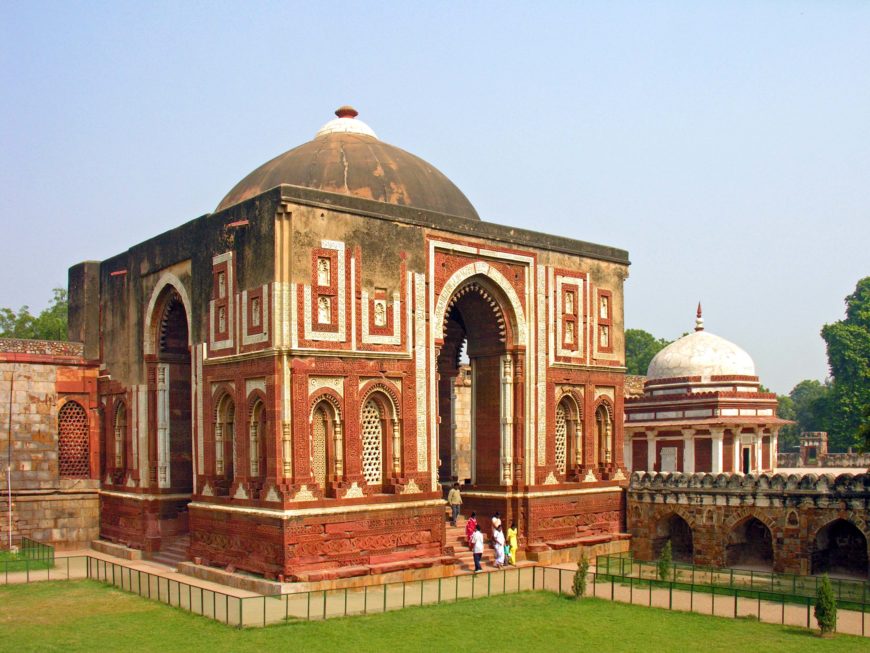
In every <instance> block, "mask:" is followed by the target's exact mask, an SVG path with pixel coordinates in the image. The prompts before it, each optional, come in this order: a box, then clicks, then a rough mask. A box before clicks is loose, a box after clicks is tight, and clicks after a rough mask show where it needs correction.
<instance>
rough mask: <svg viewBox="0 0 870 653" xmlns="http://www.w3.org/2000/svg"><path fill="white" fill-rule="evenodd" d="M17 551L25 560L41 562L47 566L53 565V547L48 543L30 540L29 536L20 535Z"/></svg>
mask: <svg viewBox="0 0 870 653" xmlns="http://www.w3.org/2000/svg"><path fill="white" fill-rule="evenodd" d="M18 553H19V555H21V556H22V557H23V558H25V559H27V560H33V561H34V562H42V563H45V564H46V565H48V566H52V567H53V566H54V547H53V546H51V545H50V544H44V543H43V542H37V541H36V540H31V539H30V538H29V537H24V536H23V535H22V536H21V544H20V545H19V547H18Z"/></svg>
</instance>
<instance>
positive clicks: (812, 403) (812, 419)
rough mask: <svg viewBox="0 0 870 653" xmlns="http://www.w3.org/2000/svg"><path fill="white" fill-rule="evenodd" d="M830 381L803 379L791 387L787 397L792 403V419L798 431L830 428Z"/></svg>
mask: <svg viewBox="0 0 870 653" xmlns="http://www.w3.org/2000/svg"><path fill="white" fill-rule="evenodd" d="M830 394H831V385H830V383H827V382H825V383H822V382H821V381H816V380H815V379H804V380H803V381H801V382H800V383H798V384H797V385H796V386H795V387H794V388H792V389H791V392H790V393H789V397H791V400H792V402H793V403H794V419H795V420H796V421H797V426H798V432H802V431H827V430H828V429H829V428H830V419H829V417H830V415H829V408H830V403H829V398H830Z"/></svg>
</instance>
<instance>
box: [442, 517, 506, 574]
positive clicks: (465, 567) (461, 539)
mask: <svg viewBox="0 0 870 653" xmlns="http://www.w3.org/2000/svg"><path fill="white" fill-rule="evenodd" d="M446 539H447V546H452V547H453V552H454V554H453V555H454V557H455V558H456V569H457V570H459V571H464V572H473V571H474V554H473V553H472V552H471V549H470V548H469V546H468V543H467V542H466V541H465V519H463V518H462V517H460V518H459V519H458V520H456V526H451V525H450V524H449V523H448V524H447V538H446ZM480 566H481V567H483V568H484V569H495V551H494V550H493V548H492V546H490V543H489V541H488V539H487V540H486V541H485V542H484V545H483V557H482V558H481V559H480Z"/></svg>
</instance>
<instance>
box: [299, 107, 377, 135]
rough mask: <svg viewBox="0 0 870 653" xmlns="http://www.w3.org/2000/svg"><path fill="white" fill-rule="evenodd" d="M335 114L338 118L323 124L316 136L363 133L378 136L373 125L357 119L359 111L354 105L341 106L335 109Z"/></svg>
mask: <svg viewBox="0 0 870 653" xmlns="http://www.w3.org/2000/svg"><path fill="white" fill-rule="evenodd" d="M335 115H336V116H337V118H333V119H332V120H330V121H329V122H328V123H326V124H325V125H323V127H321V128H320V130H319V131H318V132H317V133H316V134H315V135H314V138H319V137H320V136H326V135H327V134H362V135H363V136H371V137H372V138H377V137H378V135H377V134H375V132H374V130H373V129H372V128H371V127H369V126H368V125H367V124H365V123H364V122H363V121H362V120H357V116H358V115H359V113H358V112H357V110H356V109H354V108H353V107H350V106H347V105H345V106H343V107H339V108H338V109H336V110H335Z"/></svg>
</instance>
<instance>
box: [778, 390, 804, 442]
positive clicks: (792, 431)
mask: <svg viewBox="0 0 870 653" xmlns="http://www.w3.org/2000/svg"><path fill="white" fill-rule="evenodd" d="M776 414H777V415H778V416H779V417H781V418H782V419H790V420H795V418H796V413H795V406H794V399H792V398H791V397H790V396H789V395H777V397H776ZM799 444H800V427H799V426H798V425H797V424H786V425H785V426H783V427H782V428H781V429H780V430H779V450H780V451H788V450H789V449H794V448H795V447H797V446H798V445H799Z"/></svg>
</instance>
